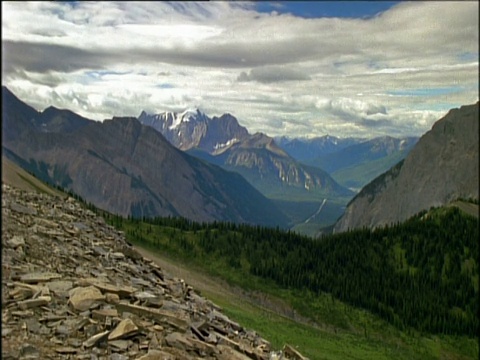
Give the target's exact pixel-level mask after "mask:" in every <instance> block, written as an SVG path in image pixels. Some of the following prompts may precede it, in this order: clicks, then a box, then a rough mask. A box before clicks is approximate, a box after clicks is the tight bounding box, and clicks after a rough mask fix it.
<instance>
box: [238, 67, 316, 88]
mask: <svg viewBox="0 0 480 360" xmlns="http://www.w3.org/2000/svg"><path fill="white" fill-rule="evenodd" d="M310 79H311V78H310V76H308V75H307V74H305V73H303V72H301V71H298V70H295V69H289V68H285V67H278V66H269V67H262V68H255V69H252V70H250V71H249V73H248V74H247V73H246V72H245V71H242V72H241V73H240V75H239V76H238V78H237V81H240V82H244V81H258V82H261V83H266V84H268V83H274V82H282V81H306V80H310Z"/></svg>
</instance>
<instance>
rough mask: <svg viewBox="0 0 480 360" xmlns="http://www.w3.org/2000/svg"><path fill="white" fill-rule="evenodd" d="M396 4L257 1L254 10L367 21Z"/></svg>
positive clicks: (389, 2) (396, 2) (380, 2)
mask: <svg viewBox="0 0 480 360" xmlns="http://www.w3.org/2000/svg"><path fill="white" fill-rule="evenodd" d="M398 3H400V1H258V2H256V10H257V11H259V12H264V13H271V12H272V11H276V12H278V13H280V14H286V13H290V14H293V15H295V16H299V17H303V18H321V17H338V18H363V19H368V18H372V17H375V16H376V15H378V14H379V13H382V12H384V11H386V10H388V9H390V8H391V7H392V6H394V5H396V4H398Z"/></svg>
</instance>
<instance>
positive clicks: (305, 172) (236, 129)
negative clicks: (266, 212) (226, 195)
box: [139, 110, 353, 198]
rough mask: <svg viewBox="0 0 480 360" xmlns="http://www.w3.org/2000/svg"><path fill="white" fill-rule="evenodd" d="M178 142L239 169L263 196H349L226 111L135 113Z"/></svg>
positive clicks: (319, 171)
mask: <svg viewBox="0 0 480 360" xmlns="http://www.w3.org/2000/svg"><path fill="white" fill-rule="evenodd" d="M139 121H140V122H141V123H142V124H145V125H149V126H152V127H153V128H155V129H156V130H157V131H159V132H161V133H162V134H163V135H164V136H165V137H166V138H167V139H168V140H169V141H170V142H171V143H172V144H173V145H175V146H176V147H177V148H179V149H182V150H185V151H188V153H189V154H192V155H194V156H196V157H199V158H202V159H204V160H207V161H208V162H210V163H213V164H216V165H219V166H221V167H223V168H225V169H227V170H230V171H233V172H237V173H239V174H241V175H242V176H243V177H245V178H246V179H247V180H248V181H249V182H250V184H252V185H254V186H255V187H256V188H257V189H258V190H259V191H261V192H262V193H263V194H264V195H266V196H267V197H276V198H278V197H279V196H280V197H282V198H283V197H287V198H289V197H298V196H302V195H303V196H304V197H306V198H311V197H312V196H317V197H322V196H334V197H335V196H351V195H353V193H352V192H350V191H349V190H348V189H346V188H344V187H342V186H340V185H339V184H337V183H336V182H335V180H333V179H332V178H331V177H330V175H328V174H327V173H326V172H325V171H323V170H322V169H318V168H315V167H312V166H306V165H303V164H301V163H299V162H298V161H296V160H295V159H294V158H292V157H291V156H290V155H288V154H287V153H286V152H285V151H284V150H282V149H281V148H280V147H278V146H277V144H276V143H275V141H274V139H273V138H271V137H269V136H267V135H265V134H262V133H256V134H253V135H251V134H249V133H248V131H247V129H246V128H244V127H242V126H240V125H239V123H238V121H237V119H236V118H235V117H233V116H232V115H230V114H224V115H222V116H220V117H213V118H211V119H210V118H209V117H208V116H206V115H205V114H203V113H201V112H200V111H198V110H195V111H186V112H184V113H179V114H178V113H163V114H157V115H148V114H146V113H145V112H142V114H141V115H140V117H139Z"/></svg>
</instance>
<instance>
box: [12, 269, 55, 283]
mask: <svg viewBox="0 0 480 360" xmlns="http://www.w3.org/2000/svg"><path fill="white" fill-rule="evenodd" d="M61 278H62V275H60V274H57V273H53V272H44V273H40V272H39V273H30V274H25V275H22V276H20V281H23V282H25V283H28V284H35V283H39V282H46V281H50V280H54V279H61Z"/></svg>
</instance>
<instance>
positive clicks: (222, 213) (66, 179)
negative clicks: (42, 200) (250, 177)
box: [2, 88, 287, 226]
mask: <svg viewBox="0 0 480 360" xmlns="http://www.w3.org/2000/svg"><path fill="white" fill-rule="evenodd" d="M8 92H9V91H8V89H3V88H2V95H3V96H4V99H5V98H7V99H8V98H9V97H11V96H10V95H9V94H8ZM22 104H23V103H22ZM18 106H19V104H18V103H13V104H10V103H8V101H4V106H3V109H2V112H3V120H4V121H3V122H2V132H3V134H4V135H3V143H2V151H3V153H4V154H5V155H7V156H8V157H9V158H10V159H11V160H13V161H15V162H16V163H17V164H20V165H21V166H22V167H24V168H26V170H27V171H31V172H33V173H35V174H36V175H37V176H40V177H41V178H42V180H47V181H48V182H50V183H54V184H56V185H59V186H62V187H64V188H66V189H68V190H71V191H73V192H75V193H77V194H78V195H80V196H81V197H82V198H84V199H85V200H86V201H88V202H91V203H93V204H94V205H96V206H98V207H99V208H102V209H105V210H107V211H110V212H112V213H118V214H121V215H124V216H127V215H129V216H135V217H143V216H148V217H150V216H182V217H186V218H189V219H192V220H196V221H207V222H210V221H215V220H224V221H233V222H246V223H260V224H270V225H272V226H284V224H285V223H286V222H287V219H286V218H285V216H284V215H283V214H282V213H281V212H280V211H279V210H278V209H277V208H276V207H275V205H274V204H273V203H271V202H270V201H269V200H267V199H266V198H265V197H264V196H263V195H261V194H260V193H259V192H258V191H257V190H255V189H254V188H253V187H252V186H251V185H250V184H248V182H247V181H245V180H244V179H243V178H241V177H240V176H239V175H238V174H232V173H228V172H225V171H224V170H222V169H221V168H220V167H217V166H214V165H210V164H205V163H204V162H201V161H200V160H198V159H196V158H193V157H191V156H189V155H188V154H186V153H184V152H182V151H181V150H178V149H177V148H175V147H174V146H172V145H171V144H170V143H169V142H168V141H167V140H166V139H165V137H164V136H163V135H161V134H160V133H159V132H157V131H155V130H154V129H152V128H151V127H148V126H143V125H142V124H141V123H140V122H139V121H138V120H137V119H136V118H132V117H114V118H112V119H111V120H105V121H104V122H95V121H89V122H88V123H85V124H83V126H79V127H77V128H76V129H75V130H73V131H70V132H69V131H65V128H61V127H60V128H59V131H60V130H61V132H43V131H40V130H39V129H38V128H36V127H35V126H34V124H32V123H31V122H29V121H28V120H27V119H25V117H23V116H22V115H21V114H23V113H24V112H26V113H27V114H30V113H31V112H29V111H28V109H29V108H28V107H23V106H21V107H20V109H16V107H18ZM50 111H52V110H50ZM53 111H55V110H53ZM67 123H68V122H67Z"/></svg>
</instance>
